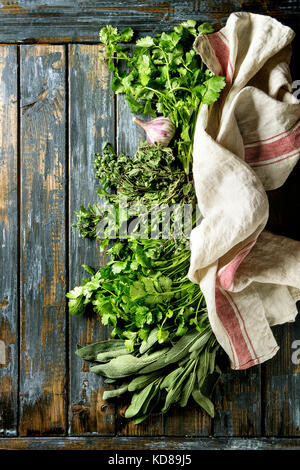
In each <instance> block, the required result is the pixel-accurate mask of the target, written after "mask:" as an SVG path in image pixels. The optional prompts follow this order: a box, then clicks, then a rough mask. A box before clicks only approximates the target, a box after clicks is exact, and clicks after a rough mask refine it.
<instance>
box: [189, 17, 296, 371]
mask: <svg viewBox="0 0 300 470" xmlns="http://www.w3.org/2000/svg"><path fill="white" fill-rule="evenodd" d="M294 35H295V34H294V32H293V31H292V30H291V29H290V28H289V27H287V26H284V25H282V24H281V23H279V22H278V21H277V20H275V19H274V18H271V17H268V16H263V15H257V14H253V13H246V12H238V13H232V14H231V15H230V16H229V18H228V20H227V23H226V25H225V27H224V28H222V29H221V30H220V31H218V32H215V33H212V34H208V35H200V36H199V37H198V38H197V39H196V41H195V44H194V47H195V49H196V50H197V52H198V53H199V54H200V55H201V58H202V60H203V61H204V62H205V63H206V65H207V66H208V67H209V68H210V70H212V71H213V72H214V73H215V74H217V75H224V76H225V79H226V87H225V88H224V90H223V91H222V94H221V97H220V99H219V100H218V101H217V102H216V103H215V104H214V105H212V106H207V105H202V107H201V109H200V112H199V115H198V120H197V125H196V130H195V137H194V154H193V176H194V183H195V189H196V194H197V202H198V206H199V209H200V212H201V214H202V215H203V220H202V222H201V223H200V225H198V226H197V227H195V228H194V229H193V230H192V233H191V260H190V269H189V278H190V280H191V281H193V282H195V283H198V284H200V287H201V289H202V291H203V293H204V296H205V298H206V302H207V308H208V315H209V319H210V322H211V325H212V329H213V331H214V333H215V335H216V337H217V340H218V341H219V343H220V344H221V346H222V347H223V349H224V350H225V351H226V353H227V354H228V356H229V358H230V361H231V367H232V368H233V369H247V368H248V367H251V366H253V365H256V364H260V363H262V362H264V361H266V360H267V359H269V358H271V357H272V356H274V354H275V353H276V352H277V350H278V349H279V348H278V345H277V343H276V341H275V338H274V336H273V333H272V331H271V328H270V326H272V325H276V324H279V323H284V322H290V321H294V320H295V317H296V314H297V308H296V301H297V300H299V299H300V242H298V241H295V240H291V239H289V238H286V237H282V236H278V235H274V234H272V233H270V232H268V231H266V230H264V228H265V226H266V223H267V220H268V215H269V206H268V198H267V195H266V191H267V190H271V189H275V188H278V187H280V186H281V185H282V184H283V183H284V182H285V181H286V179H287V177H288V176H289V174H290V172H291V171H292V169H293V168H294V166H295V165H296V163H297V161H298V159H299V156H300V104H299V103H298V100H297V99H296V97H294V96H293V94H292V83H291V76H290V70H289V62H290V57H291V42H292V39H293V37H294Z"/></svg>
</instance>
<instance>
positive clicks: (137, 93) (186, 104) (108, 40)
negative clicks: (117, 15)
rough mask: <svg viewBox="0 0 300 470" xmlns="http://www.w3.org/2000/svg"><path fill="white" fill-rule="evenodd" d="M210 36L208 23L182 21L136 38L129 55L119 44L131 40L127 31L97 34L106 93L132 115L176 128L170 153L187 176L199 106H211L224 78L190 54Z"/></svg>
mask: <svg viewBox="0 0 300 470" xmlns="http://www.w3.org/2000/svg"><path fill="white" fill-rule="evenodd" d="M212 31H213V27H212V25H211V24H210V23H203V24H201V25H200V26H199V27H198V29H196V21H194V20H188V21H185V22H184V23H181V24H180V25H178V26H176V27H175V28H174V31H173V32H171V33H164V32H163V33H161V34H157V35H156V36H155V37H150V36H147V37H144V38H142V39H138V40H137V41H136V47H135V48H134V49H133V52H132V50H131V49H128V48H126V47H124V46H122V45H121V43H126V42H129V41H131V39H132V37H133V30H132V29H131V28H126V29H124V30H123V31H122V32H120V33H119V32H118V29H117V28H114V27H112V26H105V27H103V28H102V29H101V31H100V41H101V42H102V43H103V44H105V50H106V56H107V58H108V67H109V70H110V71H111V72H113V73H114V77H113V80H112V85H111V87H112V90H113V91H114V92H115V93H124V94H125V95H126V100H127V101H128V103H129V105H130V108H131V110H132V112H133V113H135V114H137V113H142V114H145V115H149V116H153V117H156V116H157V115H163V116H165V117H167V116H168V117H169V118H170V119H171V121H172V122H173V124H174V125H175V127H176V129H177V130H176V134H175V137H174V144H173V147H174V152H175V155H176V156H177V157H178V158H179V159H180V161H181V163H182V165H183V168H184V170H185V172H186V173H187V174H189V172H190V162H191V159H192V151H193V145H192V141H193V136H194V130H195V125H196V119H197V115H198V111H199V107H200V105H201V104H202V103H203V104H212V103H214V102H215V101H216V100H217V99H218V97H219V95H220V92H221V91H222V89H223V88H224V86H225V79H224V77H219V76H216V75H213V73H212V72H211V71H210V70H208V69H207V68H206V67H205V66H204V64H203V62H202V61H201V58H200V56H199V55H198V54H197V53H196V51H195V49H193V42H194V40H195V38H196V37H197V35H198V34H206V33H211V32H212ZM124 63H125V64H126V66H127V67H126V68H125V67H124ZM128 70H129V72H128Z"/></svg>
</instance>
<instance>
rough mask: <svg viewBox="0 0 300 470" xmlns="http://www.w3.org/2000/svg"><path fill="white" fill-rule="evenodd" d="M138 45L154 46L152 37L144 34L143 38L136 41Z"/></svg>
mask: <svg viewBox="0 0 300 470" xmlns="http://www.w3.org/2000/svg"><path fill="white" fill-rule="evenodd" d="M136 45H137V46H138V47H151V46H154V39H153V38H152V37H151V36H146V37H144V38H141V39H138V40H137V41H136Z"/></svg>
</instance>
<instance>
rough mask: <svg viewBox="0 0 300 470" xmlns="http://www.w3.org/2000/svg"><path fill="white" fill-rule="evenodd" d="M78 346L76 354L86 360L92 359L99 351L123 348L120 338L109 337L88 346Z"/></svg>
mask: <svg viewBox="0 0 300 470" xmlns="http://www.w3.org/2000/svg"><path fill="white" fill-rule="evenodd" d="M78 346H79V345H78ZM78 346H77V350H76V354H77V356H79V357H81V358H82V359H85V360H86V361H94V360H95V359H96V357H97V355H98V354H100V353H103V352H107V351H110V350H116V349H123V348H124V341H123V340H122V339H110V340H107V341H99V342H97V343H93V344H89V345H88V346H84V347H78Z"/></svg>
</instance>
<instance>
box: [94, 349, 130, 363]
mask: <svg viewBox="0 0 300 470" xmlns="http://www.w3.org/2000/svg"><path fill="white" fill-rule="evenodd" d="M125 354H128V349H127V348H123V349H122V348H119V349H115V350H112V351H106V352H102V353H99V354H97V356H96V359H95V361H96V362H107V361H109V360H110V359H113V358H114V357H119V356H124V355H125Z"/></svg>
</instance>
